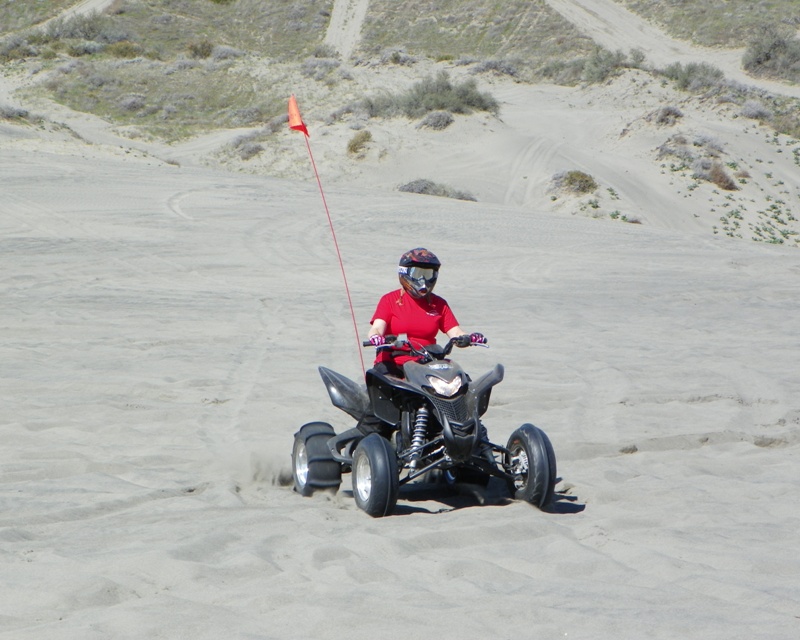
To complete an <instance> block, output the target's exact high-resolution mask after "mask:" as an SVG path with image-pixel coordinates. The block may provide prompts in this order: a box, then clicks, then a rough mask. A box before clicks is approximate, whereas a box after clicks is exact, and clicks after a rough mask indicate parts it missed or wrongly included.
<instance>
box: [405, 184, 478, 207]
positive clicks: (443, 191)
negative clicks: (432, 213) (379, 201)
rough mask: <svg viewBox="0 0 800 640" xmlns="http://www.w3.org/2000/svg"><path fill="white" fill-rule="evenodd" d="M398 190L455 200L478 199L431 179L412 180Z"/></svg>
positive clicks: (474, 200) (471, 200)
mask: <svg viewBox="0 0 800 640" xmlns="http://www.w3.org/2000/svg"><path fill="white" fill-rule="evenodd" d="M398 191H403V192H405V193H419V194H422V195H426V196H439V197H442V198H454V199H456V200H469V201H470V202H477V201H478V199H477V198H476V197H475V196H473V195H472V194H471V193H469V192H467V191H459V190H458V189H453V188H451V187H448V186H446V185H443V184H438V183H436V182H432V181H431V180H424V179H419V180H412V181H411V182H408V183H406V184H404V185H402V186H400V187H398Z"/></svg>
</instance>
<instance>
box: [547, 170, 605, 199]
mask: <svg viewBox="0 0 800 640" xmlns="http://www.w3.org/2000/svg"><path fill="white" fill-rule="evenodd" d="M553 185H554V187H555V188H556V189H563V190H566V191H570V192H572V193H576V194H581V195H583V194H586V193H592V191H594V190H596V189H597V182H595V179H594V178H593V177H592V176H590V175H589V174H588V173H585V172H583V171H578V170H577V169H573V170H571V171H562V172H560V173H557V174H556V175H554V176H553Z"/></svg>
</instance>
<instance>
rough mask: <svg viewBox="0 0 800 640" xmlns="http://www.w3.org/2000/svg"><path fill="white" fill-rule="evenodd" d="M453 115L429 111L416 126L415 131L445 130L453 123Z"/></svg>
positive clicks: (446, 112)
mask: <svg viewBox="0 0 800 640" xmlns="http://www.w3.org/2000/svg"><path fill="white" fill-rule="evenodd" d="M454 120H455V119H454V118H453V114H452V113H450V112H449V111H431V112H430V113H429V114H427V115H426V116H425V117H424V118H423V119H422V120H421V121H420V123H419V124H418V125H417V129H422V128H426V129H433V130H434V131H441V130H442V129H447V127H449V126H450V125H451V124H453V122H454Z"/></svg>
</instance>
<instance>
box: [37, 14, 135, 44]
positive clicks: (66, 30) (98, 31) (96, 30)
mask: <svg viewBox="0 0 800 640" xmlns="http://www.w3.org/2000/svg"><path fill="white" fill-rule="evenodd" d="M43 38H44V39H45V40H47V41H52V40H67V39H75V40H93V41H95V42H105V43H112V42H121V41H123V40H135V38H134V37H133V36H132V35H131V34H130V33H128V32H127V31H125V30H124V29H122V28H120V27H119V26H117V25H116V24H115V23H114V21H113V20H112V19H111V18H110V17H108V16H107V15H104V14H102V13H99V12H97V11H95V12H93V13H90V14H88V15H77V16H73V17H72V18H69V19H67V20H55V21H54V22H52V23H50V25H49V26H48V27H47V29H46V31H45V34H44V36H43Z"/></svg>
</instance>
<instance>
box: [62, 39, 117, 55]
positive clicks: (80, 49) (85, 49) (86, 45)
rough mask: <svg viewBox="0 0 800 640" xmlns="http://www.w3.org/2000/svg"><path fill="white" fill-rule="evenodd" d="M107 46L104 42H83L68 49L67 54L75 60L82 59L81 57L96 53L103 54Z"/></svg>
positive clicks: (76, 43)
mask: <svg viewBox="0 0 800 640" xmlns="http://www.w3.org/2000/svg"><path fill="white" fill-rule="evenodd" d="M106 46H107V45H104V44H103V43H102V42H94V41H92V40H85V41H82V42H74V43H73V44H71V45H70V46H69V47H68V48H67V53H68V54H69V55H71V56H72V57H73V58H80V57H81V56H90V55H94V54H95V53H100V52H102V51H103V50H104V49H105V48H106Z"/></svg>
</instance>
